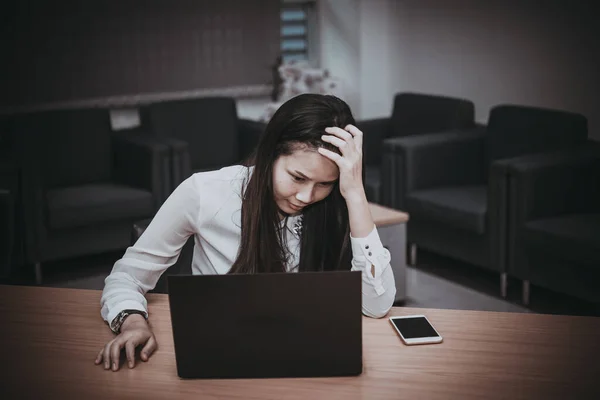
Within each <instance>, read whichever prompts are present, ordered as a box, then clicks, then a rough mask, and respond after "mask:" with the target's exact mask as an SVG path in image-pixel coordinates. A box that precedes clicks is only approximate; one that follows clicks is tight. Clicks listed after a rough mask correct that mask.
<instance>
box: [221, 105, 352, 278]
mask: <svg viewBox="0 0 600 400" xmlns="http://www.w3.org/2000/svg"><path fill="white" fill-rule="evenodd" d="M348 124H355V121H354V117H353V116H352V112H351V111H350V107H348V105H347V104H346V103H345V102H344V101H343V100H341V99H339V98H337V97H335V96H330V95H319V94H302V95H299V96H296V97H294V98H292V99H290V100H288V101H287V102H285V103H284V104H283V105H281V107H280V108H279V109H278V110H277V111H276V112H275V114H274V115H273V117H272V118H271V120H270V122H269V123H268V125H267V127H266V129H265V132H264V133H263V134H262V136H261V138H260V140H259V143H258V145H257V147H256V149H255V151H254V153H253V155H252V156H251V157H250V159H249V160H247V163H246V165H253V166H254V171H253V173H252V176H251V177H250V179H249V181H248V182H247V185H246V189H245V191H244V193H243V195H242V227H241V228H242V238H241V244H240V249H239V252H238V257H237V259H236V261H235V262H234V264H233V266H232V267H231V270H230V271H229V273H260V272H285V271H286V262H287V257H288V256H287V252H286V251H285V249H284V245H285V239H284V232H283V230H282V229H281V225H280V223H281V216H280V213H279V210H278V207H277V205H276V203H275V199H274V193H273V165H274V163H275V161H276V160H277V159H278V158H279V157H280V156H285V155H290V154H292V153H293V152H294V151H295V150H298V149H303V148H306V149H314V150H315V151H316V150H317V148H319V147H324V148H326V149H329V150H332V151H335V152H337V153H338V154H339V150H338V148H337V147H335V146H333V145H331V144H329V143H326V142H323V141H322V140H321V135H323V134H324V132H325V128H327V127H330V126H337V127H340V128H342V129H343V128H344V127H345V126H346V125H348ZM363 171H364V168H363ZM363 175H364V172H363ZM300 243H301V244H300V265H299V271H300V272H304V271H325V270H348V269H350V268H351V260H352V251H351V247H350V224H349V221H348V208H347V206H346V201H345V200H344V198H343V197H342V195H341V193H340V190H339V181H338V183H336V184H335V185H334V187H333V190H332V191H331V193H330V194H329V195H328V196H327V197H326V198H325V199H323V200H321V201H319V202H317V203H314V204H311V205H310V206H307V207H306V208H305V209H304V210H303V228H302V236H301V240H300Z"/></svg>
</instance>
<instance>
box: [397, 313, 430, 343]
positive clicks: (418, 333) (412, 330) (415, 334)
mask: <svg viewBox="0 0 600 400" xmlns="http://www.w3.org/2000/svg"><path fill="white" fill-rule="evenodd" d="M392 323H393V324H394V325H395V326H396V328H397V329H398V330H399V331H400V333H402V336H404V338H405V339H416V338H422V337H432V336H434V337H435V336H438V333H437V332H436V331H435V329H433V326H431V324H430V323H429V321H427V319H425V318H423V317H414V318H394V319H392Z"/></svg>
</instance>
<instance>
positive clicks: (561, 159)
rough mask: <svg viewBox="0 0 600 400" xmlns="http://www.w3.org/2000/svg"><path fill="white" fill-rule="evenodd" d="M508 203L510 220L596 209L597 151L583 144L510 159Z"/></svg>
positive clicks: (599, 190) (599, 186)
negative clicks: (568, 148) (524, 157)
mask: <svg viewBox="0 0 600 400" xmlns="http://www.w3.org/2000/svg"><path fill="white" fill-rule="evenodd" d="M508 172H509V174H510V177H511V181H510V182H511V188H510V193H511V207H513V209H514V217H513V218H514V219H515V220H514V223H515V224H516V225H515V226H517V227H519V226H521V225H522V224H524V223H526V222H527V221H531V220H535V219H539V218H546V217H552V216H558V215H561V214H570V213H586V212H597V211H598V210H600V151H599V149H598V148H597V147H594V146H584V147H578V148H573V149H570V150H563V151H558V152H553V153H546V154H543V155H538V156H536V157H529V158H527V159H521V160H519V161H514V162H512V163H511V164H510V165H509V166H508Z"/></svg>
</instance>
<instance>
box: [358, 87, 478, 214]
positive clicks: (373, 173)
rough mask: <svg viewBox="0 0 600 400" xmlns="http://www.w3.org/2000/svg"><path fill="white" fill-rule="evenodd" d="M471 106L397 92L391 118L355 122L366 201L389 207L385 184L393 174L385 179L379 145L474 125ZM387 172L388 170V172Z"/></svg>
mask: <svg viewBox="0 0 600 400" xmlns="http://www.w3.org/2000/svg"><path fill="white" fill-rule="evenodd" d="M474 118H475V106H474V104H473V102H471V101H469V100H464V99H459V98H453V97H446V96H437V95H427V94H418V93H398V94H396V96H395V98H394V106H393V111H392V115H391V116H390V117H386V118H375V119H367V120H362V121H357V125H358V128H359V129H361V130H362V131H363V133H364V142H363V152H364V158H365V165H366V168H365V169H366V170H365V190H366V192H367V197H368V198H369V201H373V202H375V203H379V204H382V205H386V206H391V205H392V204H393V202H394V199H393V198H392V196H393V191H390V190H389V188H388V184H389V183H390V182H395V181H396V180H397V177H396V175H393V176H386V175H385V171H386V169H385V168H383V163H384V161H382V160H383V158H382V156H383V142H384V140H386V139H388V138H393V137H404V136H412V135H419V134H424V133H432V132H440V131H448V130H450V129H462V130H466V129H467V128H472V127H474V126H475V122H474ZM388 170H389V169H388Z"/></svg>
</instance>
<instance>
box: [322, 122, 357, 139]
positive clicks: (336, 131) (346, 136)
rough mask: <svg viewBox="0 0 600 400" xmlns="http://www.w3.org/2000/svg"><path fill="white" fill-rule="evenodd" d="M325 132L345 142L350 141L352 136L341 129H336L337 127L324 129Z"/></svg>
mask: <svg viewBox="0 0 600 400" xmlns="http://www.w3.org/2000/svg"><path fill="white" fill-rule="evenodd" d="M325 132H327V133H329V134H330V135H335V136H337V137H339V138H340V139H342V140H344V141H346V142H349V141H351V140H352V135H351V134H350V133H349V132H346V131H345V130H343V129H342V128H338V127H337V126H331V127H329V128H325Z"/></svg>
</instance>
